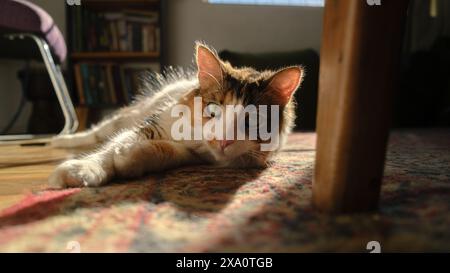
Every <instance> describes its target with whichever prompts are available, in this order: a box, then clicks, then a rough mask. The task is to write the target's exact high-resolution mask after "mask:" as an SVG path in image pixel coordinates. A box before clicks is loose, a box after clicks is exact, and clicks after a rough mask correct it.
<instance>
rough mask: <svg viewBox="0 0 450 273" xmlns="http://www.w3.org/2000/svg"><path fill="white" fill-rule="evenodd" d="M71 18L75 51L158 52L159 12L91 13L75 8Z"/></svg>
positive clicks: (123, 11)
mask: <svg viewBox="0 0 450 273" xmlns="http://www.w3.org/2000/svg"><path fill="white" fill-rule="evenodd" d="M71 18H72V19H71V20H72V24H71V25H72V31H71V33H72V48H73V51H74V52H84V51H94V52H95V51H132V52H159V47H160V45H159V43H160V30H159V23H158V22H159V14H158V12H156V11H140V10H122V11H119V12H93V11H91V10H88V9H83V8H82V7H77V8H75V9H74V13H73V16H72V17H71Z"/></svg>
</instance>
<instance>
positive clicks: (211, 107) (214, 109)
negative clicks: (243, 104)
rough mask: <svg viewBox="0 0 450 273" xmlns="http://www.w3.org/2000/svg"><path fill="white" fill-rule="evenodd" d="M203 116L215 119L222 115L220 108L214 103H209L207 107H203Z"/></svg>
mask: <svg viewBox="0 0 450 273" xmlns="http://www.w3.org/2000/svg"><path fill="white" fill-rule="evenodd" d="M204 112H205V115H206V116H208V117H212V118H216V117H220V115H221V113H222V108H220V106H219V105H218V104H216V103H214V102H210V103H208V105H206V107H205V111H204Z"/></svg>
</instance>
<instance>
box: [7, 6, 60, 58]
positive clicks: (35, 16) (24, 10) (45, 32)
mask: <svg viewBox="0 0 450 273" xmlns="http://www.w3.org/2000/svg"><path fill="white" fill-rule="evenodd" d="M0 28H1V29H6V30H8V32H11V33H13V32H24V33H33V34H37V35H39V36H40V37H42V38H44V39H45V40H46V41H47V43H48V45H49V46H50V49H51V51H52V53H53V55H54V56H56V57H57V58H58V60H56V61H58V62H63V61H64V60H65V58H66V55H67V47H66V43H65V41H64V37H63V35H62V34H61V31H60V30H59V28H58V27H57V26H56V25H55V23H54V22H53V18H52V17H51V16H50V15H49V14H48V13H47V12H46V11H44V10H43V9H42V8H40V7H38V6H36V5H35V4H33V3H30V2H28V1H24V0H0Z"/></svg>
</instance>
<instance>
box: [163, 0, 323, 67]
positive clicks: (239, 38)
mask: <svg viewBox="0 0 450 273" xmlns="http://www.w3.org/2000/svg"><path fill="white" fill-rule="evenodd" d="M167 10H168V15H167V16H166V24H167V32H168V33H167V34H166V35H167V36H168V37H167V46H168V54H167V55H168V62H169V64H175V65H183V66H184V65H189V64H190V63H191V61H192V53H193V45H194V41H195V40H203V41H205V42H207V43H208V44H210V45H211V46H213V47H214V48H215V49H216V50H222V49H229V50H236V51H241V52H266V51H286V50H296V49H302V48H308V47H310V48H314V49H316V50H317V51H319V49H320V40H321V33H322V15H323V8H309V7H280V6H246V5H215V4H208V3H206V2H204V1H202V0H171V1H169V2H168V6H167Z"/></svg>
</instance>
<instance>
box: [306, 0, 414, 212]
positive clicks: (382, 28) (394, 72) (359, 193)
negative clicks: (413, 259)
mask: <svg viewBox="0 0 450 273" xmlns="http://www.w3.org/2000/svg"><path fill="white" fill-rule="evenodd" d="M407 6H408V0H395V1H381V5H372V6H371V5H369V4H368V3H367V1H363V0H361V1H359V0H344V1H342V0H327V1H326V5H325V13H324V26H323V27H324V29H323V38H322V49H321V63H320V80H319V106H318V117H317V137H318V139H317V154H316V165H315V171H314V182H313V204H314V205H315V207H316V208H318V209H319V210H322V211H326V212H336V213H341V212H358V211H370V210H374V209H377V206H378V200H379V195H380V186H381V179H382V175H383V166H384V158H385V153H386V144H387V139H388V134H389V127H390V119H391V110H390V108H391V100H392V98H393V93H394V90H395V88H396V81H397V79H398V75H399V64H400V52H401V44H402V37H403V35H402V34H403V30H404V23H405V21H406V10H407Z"/></svg>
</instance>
